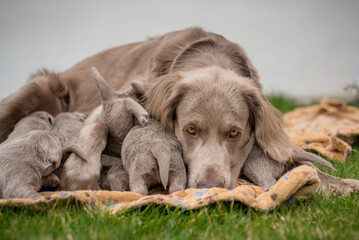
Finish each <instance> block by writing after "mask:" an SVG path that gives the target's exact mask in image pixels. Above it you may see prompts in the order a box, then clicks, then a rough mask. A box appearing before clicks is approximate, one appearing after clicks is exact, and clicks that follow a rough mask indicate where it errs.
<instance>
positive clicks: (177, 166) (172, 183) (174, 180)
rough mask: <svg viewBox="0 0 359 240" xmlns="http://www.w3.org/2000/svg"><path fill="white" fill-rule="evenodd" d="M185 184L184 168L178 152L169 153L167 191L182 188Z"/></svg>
mask: <svg viewBox="0 0 359 240" xmlns="http://www.w3.org/2000/svg"><path fill="white" fill-rule="evenodd" d="M186 184H187V177H186V168H185V166H184V163H183V158H182V156H181V154H180V153H177V152H176V153H173V154H172V155H171V164H170V171H169V188H168V193H169V194H172V193H174V192H177V191H181V190H184V189H185V188H186Z"/></svg>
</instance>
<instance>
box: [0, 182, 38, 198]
mask: <svg viewBox="0 0 359 240" xmlns="http://www.w3.org/2000/svg"><path fill="white" fill-rule="evenodd" d="M40 197H42V196H41V195H40V194H39V193H38V192H36V191H35V190H34V187H33V186H29V185H28V184H21V183H18V184H12V185H11V186H8V187H6V188H5V189H4V190H3V198H25V199H33V200H36V199H38V198H40Z"/></svg>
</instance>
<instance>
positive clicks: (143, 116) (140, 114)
mask: <svg viewBox="0 0 359 240" xmlns="http://www.w3.org/2000/svg"><path fill="white" fill-rule="evenodd" d="M123 101H124V105H125V106H126V108H127V109H128V110H129V111H130V112H131V113H132V114H133V115H135V117H136V118H137V120H138V122H139V123H140V124H141V126H145V125H146V124H147V123H148V120H149V114H148V112H147V111H146V110H145V109H144V108H143V107H142V106H141V105H140V104H139V103H138V102H136V101H135V100H133V99H132V98H125V99H124V100H123Z"/></svg>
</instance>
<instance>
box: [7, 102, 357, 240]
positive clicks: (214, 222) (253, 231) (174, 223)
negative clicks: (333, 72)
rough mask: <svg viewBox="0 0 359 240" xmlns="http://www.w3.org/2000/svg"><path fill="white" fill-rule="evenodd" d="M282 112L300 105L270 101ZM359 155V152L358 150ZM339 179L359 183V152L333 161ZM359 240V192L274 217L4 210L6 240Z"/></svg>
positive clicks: (153, 210)
mask: <svg viewBox="0 0 359 240" xmlns="http://www.w3.org/2000/svg"><path fill="white" fill-rule="evenodd" d="M270 100H271V102H272V103H273V105H275V106H276V107H277V108H278V109H280V110H281V111H282V112H286V111H289V110H291V109H293V108H295V107H297V106H298V105H297V104H296V103H295V101H292V100H290V99H287V98H283V97H272V98H270ZM354 148H355V149H356V150H359V148H358V147H354ZM331 163H332V164H333V165H334V167H335V168H336V169H337V171H335V172H334V171H330V170H325V169H323V170H324V171H326V172H329V173H330V174H333V175H335V176H338V177H345V178H357V179H359V153H358V152H353V154H352V155H351V157H350V158H349V161H348V162H347V163H345V164H342V163H336V162H331ZM238 238H240V239H359V193H356V194H352V195H350V196H348V197H329V198H326V197H324V196H323V195H322V194H320V193H317V194H315V195H314V197H313V198H312V199H310V200H308V201H304V202H300V201H299V202H297V203H296V204H294V205H291V206H290V207H284V206H283V207H280V208H277V209H275V210H274V211H273V212H270V213H266V212H256V211H254V210H252V209H251V208H248V207H247V206H244V205H241V204H240V203H233V202H230V203H228V202H222V203H217V204H215V205H212V206H210V207H203V208H201V209H198V210H182V209H177V208H171V207H167V206H154V205H150V206H147V207H143V208H137V209H131V210H127V211H124V212H120V213H117V214H116V215H111V214H109V213H108V212H106V211H104V210H101V211H92V212H87V211H85V210H83V209H82V208H80V207H76V206H71V207H62V206H58V207H56V208H54V209H51V210H48V211H44V210H29V209H16V208H9V207H3V208H0V239H238Z"/></svg>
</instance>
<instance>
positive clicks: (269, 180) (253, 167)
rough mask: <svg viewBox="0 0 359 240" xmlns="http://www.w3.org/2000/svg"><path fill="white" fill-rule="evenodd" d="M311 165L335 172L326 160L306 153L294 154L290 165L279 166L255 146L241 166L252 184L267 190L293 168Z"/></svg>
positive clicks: (298, 152)
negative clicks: (317, 165)
mask: <svg viewBox="0 0 359 240" xmlns="http://www.w3.org/2000/svg"><path fill="white" fill-rule="evenodd" d="M311 163H316V164H319V165H322V166H324V167H326V168H328V169H331V170H335V169H334V167H333V166H332V165H331V164H330V163H329V162H328V161H326V160H324V159H323V158H321V157H318V156H317V155H315V154H312V153H309V152H306V151H297V152H295V153H294V156H293V159H292V163H290V164H288V165H284V164H279V163H278V162H277V161H274V160H272V159H270V158H269V157H268V156H266V155H265V154H264V153H263V151H261V149H260V147H259V146H258V145H257V144H255V145H254V146H253V149H252V151H251V153H250V154H249V156H248V158H247V160H246V162H245V163H244V166H243V173H244V174H245V176H246V177H247V178H248V179H249V180H251V181H252V182H253V183H255V184H257V185H258V186H260V187H262V188H263V189H264V190H268V189H269V188H270V187H271V186H273V185H274V184H275V183H276V182H277V180H278V179H279V178H280V177H282V176H283V174H285V173H286V172H287V171H289V170H290V169H292V168H293V167H296V166H299V165H302V164H305V165H310V166H313V164H311Z"/></svg>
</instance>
